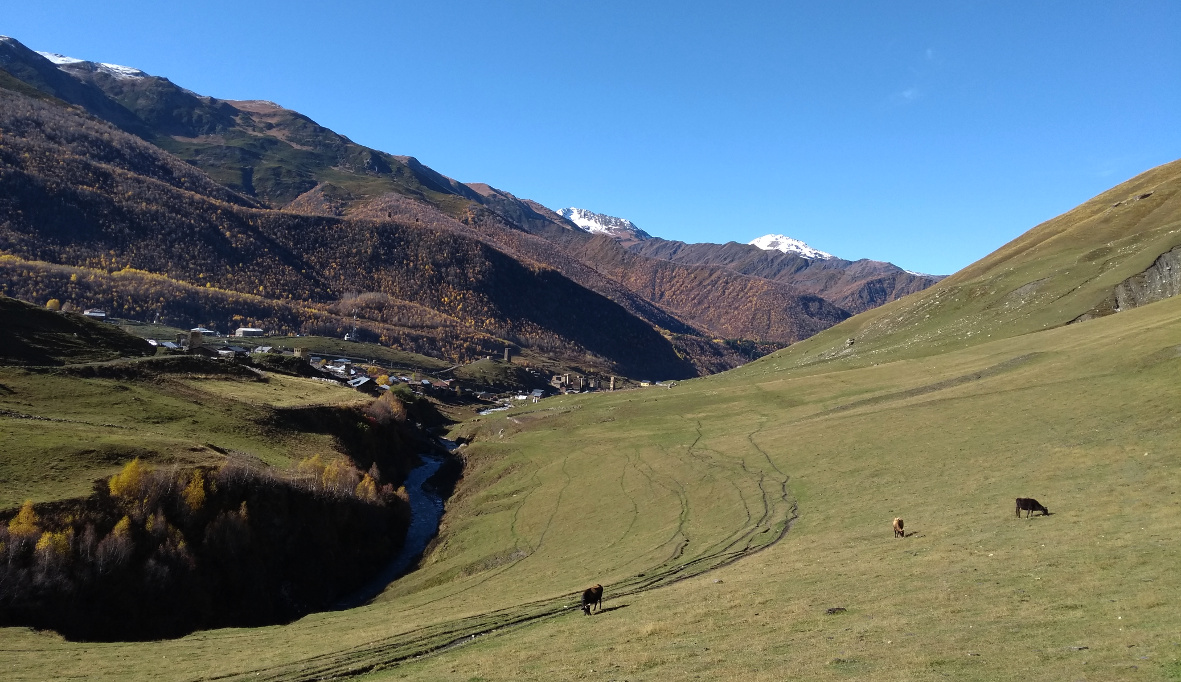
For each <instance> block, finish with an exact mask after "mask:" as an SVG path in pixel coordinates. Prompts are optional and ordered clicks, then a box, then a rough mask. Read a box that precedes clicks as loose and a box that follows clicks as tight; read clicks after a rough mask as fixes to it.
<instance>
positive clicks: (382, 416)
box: [365, 390, 407, 424]
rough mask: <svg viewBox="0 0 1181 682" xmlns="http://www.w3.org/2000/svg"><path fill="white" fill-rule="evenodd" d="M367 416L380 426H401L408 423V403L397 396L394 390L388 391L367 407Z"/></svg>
mask: <svg viewBox="0 0 1181 682" xmlns="http://www.w3.org/2000/svg"><path fill="white" fill-rule="evenodd" d="M365 414H366V415H368V416H369V417H372V418H373V420H374V421H376V422H377V423H378V424H389V423H391V422H397V423H399V424H401V423H403V422H405V421H406V416H407V411H406V403H405V402H403V401H402V399H401V398H400V397H399V396H397V395H395V394H394V391H393V390H390V391H386V393H385V394H384V395H382V396H381V397H380V398H378V399H377V400H374V401H373V402H371V403H369V405H368V406H366V407H365Z"/></svg>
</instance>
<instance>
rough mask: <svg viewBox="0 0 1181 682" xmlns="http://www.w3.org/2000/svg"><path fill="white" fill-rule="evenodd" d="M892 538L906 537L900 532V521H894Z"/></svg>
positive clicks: (904, 533) (903, 532)
mask: <svg viewBox="0 0 1181 682" xmlns="http://www.w3.org/2000/svg"><path fill="white" fill-rule="evenodd" d="M894 537H896V538H904V537H906V532H905V531H903V530H902V519H894Z"/></svg>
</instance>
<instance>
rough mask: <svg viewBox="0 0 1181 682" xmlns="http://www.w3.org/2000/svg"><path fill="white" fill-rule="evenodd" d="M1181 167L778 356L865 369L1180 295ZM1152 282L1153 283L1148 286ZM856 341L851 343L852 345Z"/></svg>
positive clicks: (1147, 175) (1107, 196)
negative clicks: (1176, 258)
mask: <svg viewBox="0 0 1181 682" xmlns="http://www.w3.org/2000/svg"><path fill="white" fill-rule="evenodd" d="M1178 246H1181V161H1173V162H1171V163H1167V164H1164V165H1162V166H1158V167H1156V168H1153V169H1151V170H1149V171H1146V172H1144V173H1142V174H1140V175H1138V176H1136V177H1134V178H1132V179H1131V180H1128V181H1127V182H1124V183H1122V184H1120V185H1118V186H1116V187H1114V188H1112V189H1110V190H1108V191H1106V192H1104V193H1102V194H1100V195H1098V196H1096V197H1094V198H1092V199H1090V200H1089V201H1087V202H1086V203H1083V204H1082V205H1080V206H1078V207H1076V208H1074V209H1072V210H1070V211H1067V212H1066V213H1063V214H1062V215H1060V216H1057V217H1055V218H1053V219H1051V220H1048V221H1046V222H1044V223H1042V224H1041V225H1038V226H1037V227H1034V228H1033V229H1031V230H1029V231H1028V232H1026V233H1025V234H1023V235H1021V236H1020V237H1018V238H1017V239H1014V240H1013V241H1011V242H1009V243H1008V244H1006V245H1004V246H1002V247H1001V248H1000V249H998V250H996V251H995V252H993V253H992V254H989V255H988V256H986V257H985V258H982V259H981V260H979V261H977V262H976V263H974V264H972V265H970V266H968V267H967V268H964V269H963V270H961V271H959V272H957V273H956V274H954V275H952V276H950V277H948V278H947V279H944V280H943V281H941V282H939V283H938V284H936V285H934V286H932V287H931V288H929V289H927V290H925V291H922V292H920V293H918V294H916V295H914V296H911V297H909V298H906V299H903V300H901V301H895V302H893V303H890V304H887V305H885V306H882V307H881V308H876V309H874V310H870V311H868V312H865V313H862V314H860V315H857V316H856V317H854V318H852V319H850V320H847V321H845V322H844V323H843V324H841V325H840V326H838V327H836V328H833V329H831V330H826V331H825V332H824V333H821V334H819V335H817V336H816V337H815V338H812V339H809V340H808V341H807V342H806V343H802V344H800V345H799V347H797V348H793V349H788V350H784V351H781V353H782V355H781V357H784V358H790V359H791V360H792V361H793V362H795V363H797V364H812V363H815V362H818V361H822V360H832V359H839V360H840V361H841V362H843V363H852V364H865V363H870V362H882V361H886V360H890V359H897V358H904V357H918V356H925V355H932V354H936V353H941V352H946V351H948V350H951V349H954V348H962V347H966V346H970V345H974V344H978V343H983V342H985V341H987V340H990V339H991V340H995V339H998V338H1006V337H1011V336H1018V335H1021V334H1028V333H1030V332H1035V331H1040V330H1043V329H1049V328H1054V327H1059V326H1062V325H1067V324H1071V323H1081V322H1084V321H1086V320H1088V319H1092V318H1094V317H1102V316H1104V315H1110V314H1117V311H1118V310H1120V309H1121V308H1120V306H1119V303H1118V301H1119V300H1120V298H1121V295H1120V291H1121V290H1122V291H1124V292H1127V291H1133V290H1136V291H1139V292H1141V295H1139V296H1128V295H1126V294H1125V295H1124V296H1123V300H1124V304H1123V305H1127V304H1129V303H1130V304H1132V305H1136V304H1137V302H1145V303H1146V302H1150V301H1153V300H1159V299H1160V298H1163V297H1165V296H1167V295H1168V294H1169V293H1170V292H1176V291H1178V281H1179V277H1181V272H1179V271H1178V270H1177V269H1176V268H1174V267H1172V265H1171V262H1172V259H1173V258H1174V256H1172V255H1171V254H1175V253H1176V251H1175V249H1177V247H1178ZM1146 281H1151V282H1155V283H1156V284H1155V286H1145V285H1144V283H1145V282H1146ZM849 339H853V343H852V344H850V343H849V341H848V340H849Z"/></svg>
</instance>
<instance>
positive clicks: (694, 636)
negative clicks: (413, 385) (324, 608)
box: [0, 299, 1181, 680]
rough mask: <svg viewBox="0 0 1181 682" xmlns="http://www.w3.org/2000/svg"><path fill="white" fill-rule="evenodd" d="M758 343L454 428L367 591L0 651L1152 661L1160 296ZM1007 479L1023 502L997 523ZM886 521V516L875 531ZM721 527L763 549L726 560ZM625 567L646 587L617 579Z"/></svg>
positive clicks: (252, 667) (949, 666)
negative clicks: (1113, 308) (101, 638)
mask: <svg viewBox="0 0 1181 682" xmlns="http://www.w3.org/2000/svg"><path fill="white" fill-rule="evenodd" d="M775 363H776V360H775V359H773V358H772V359H769V360H764V361H759V362H756V363H752V364H751V365H748V366H747V367H745V368H743V370H740V371H737V372H732V373H727V374H724V375H719V376H716V377H710V378H707V379H701V380H693V381H690V382H686V383H683V384H680V385H678V386H677V387H676V388H673V389H648V390H639V391H627V392H617V393H615V394H609V395H604V396H569V397H564V398H557V399H553V400H549V401H545V402H543V403H541V404H539V405H538V406H534V407H532V408H531V409H530V410H521V411H518V412H516V413H508V414H507V415H505V416H497V417H489V418H483V419H481V421H479V422H475V423H472V424H469V425H468V426H467V428H469V429H478V430H479V432H480V433H481V434H482V438H483V439H485V440H480V441H477V443H476V444H474V445H472V446H469V447H468V448H467V449H468V450H470V451H471V452H469V454H468V461H469V469H468V474H467V478H466V480H465V481H464V482H463V483H462V484H461V487H460V491H459V493H458V495H457V497H456V498H455V499H453V500H452V502H451V503H450V506H449V516H448V518H447V520H446V522H445V523H446V527H445V529H444V533H443V536H442V538H441V539H440V541H439V542H438V543H437V544H436V546H435V547H434V549H433V551H432V553H431V554H430V555H429V556H428V558H427V560H426V561H425V562H424V566H423V568H422V569H421V570H420V571H419V572H417V573H415V574H412V575H411V576H409V577H408V578H407V579H406V580H404V581H402V582H399V583H397V584H395V586H394V587H393V588H391V590H389V591H387V593H386V594H385V595H383V597H382V598H380V599H379V600H378V601H377V602H375V603H374V604H372V605H370V606H367V607H363V608H360V609H355V610H352V611H347V612H338V613H330V614H318V615H313V616H309V617H308V618H305V619H303V620H302V621H300V622H298V623H295V624H292V625H290V626H286V627H281V628H263V629H258V630H249V631H244V630H232V631H231V630H227V631H214V632H206V633H200V634H197V635H193V636H190V637H187V638H184V639H180V640H174V641H168V642H158V643H151V644H137V645H116V644H112V645H79V644H70V643H66V642H63V641H60V640H58V639H57V638H55V637H54V636H52V635H39V634H34V633H30V632H25V631H19V630H6V631H3V632H0V644H2V646H0V650H2V651H3V652H2V653H0V666H2V667H3V668H4V669H6V670H8V671H11V673H10V674H11V675H12V678H13V679H32V678H37V677H39V676H41V673H43V671H44V670H46V669H48V668H46V667H45V666H53V669H54V670H60V671H61V674H63V675H68V674H80V675H87V676H90V677H94V678H109V679H119V678H143V677H149V676H153V677H159V678H168V679H206V678H210V677H220V676H222V675H230V676H236V675H241V676H242V677H243V678H245V677H250V678H252V679H306V678H310V677H312V676H318V675H333V674H336V675H341V674H346V673H348V672H349V671H350V670H355V669H357V668H358V667H360V668H361V669H366V668H368V667H369V666H373V665H377V664H392V663H394V662H396V660H397V659H398V658H400V657H403V656H410V655H412V654H414V653H416V652H419V651H422V650H423V649H425V648H429V647H431V646H436V645H441V644H445V643H447V642H450V641H452V640H454V639H458V638H460V637H465V636H466V635H470V634H474V633H479V632H484V631H486V630H496V631H495V632H493V633H489V634H487V635H483V636H477V637H475V638H474V639H473V638H471V637H467V639H469V640H471V641H470V643H467V644H465V645H464V646H462V647H459V648H454V649H451V650H448V651H446V652H443V653H440V654H438V655H436V656H432V657H428V658H424V659H419V660H410V661H406V662H403V663H401V664H400V665H397V666H395V667H393V668H391V669H388V670H385V671H378V672H379V673H380V674H379V677H381V678H401V677H403V676H405V677H408V678H412V679H462V680H469V679H472V678H479V679H489V680H492V679H580V678H583V677H588V676H589V677H604V678H609V679H683V678H691V677H693V676H695V675H700V676H702V677H703V678H714V679H719V678H726V677H729V678H742V679H756V680H757V679H782V678H783V677H784V676H785V675H796V676H801V677H806V678H809V679H844V678H845V677H847V676H849V675H850V674H854V675H859V676H865V677H872V678H873V679H887V680H889V679H898V680H903V679H937V678H942V677H944V676H945V675H950V676H951V677H953V678H955V679H981V680H984V679H988V680H992V679H1017V678H1018V677H1021V676H1023V675H1028V674H1030V673H1031V672H1036V674H1037V675H1038V677H1039V679H1050V680H1056V679H1078V678H1080V677H1087V678H1088V679H1089V678H1091V677H1095V678H1098V679H1160V678H1161V677H1163V676H1165V675H1166V674H1169V670H1172V669H1175V665H1176V664H1175V661H1176V660H1177V657H1178V650H1177V646H1176V643H1175V642H1176V632H1177V630H1178V625H1179V624H1181V623H1179V621H1181V617H1178V616H1177V613H1176V610H1175V609H1173V608H1171V606H1170V605H1171V604H1172V603H1174V602H1175V600H1176V598H1177V597H1178V595H1179V594H1181V575H1179V574H1178V573H1177V572H1176V570H1175V568H1174V567H1175V566H1176V565H1177V562H1178V561H1179V560H1181V556H1179V555H1181V551H1179V550H1178V545H1177V539H1178V537H1179V534H1181V513H1179V512H1181V499H1179V498H1178V496H1177V495H1176V493H1177V491H1178V489H1179V488H1181V451H1179V449H1178V446H1177V445H1176V443H1177V442H1178V441H1179V439H1178V436H1181V418H1179V417H1178V416H1177V413H1176V410H1175V406H1176V405H1177V404H1178V400H1179V399H1181V395H1179V393H1181V388H1179V386H1181V383H1179V382H1178V378H1181V299H1170V300H1167V301H1163V302H1160V303H1155V304H1152V305H1149V306H1145V307H1143V308H1139V309H1135V310H1131V311H1128V312H1126V313H1121V314H1119V315H1115V316H1110V317H1107V318H1103V319H1099V320H1093V321H1090V322H1087V323H1084V324H1079V325H1070V326H1066V327H1061V328H1057V329H1052V330H1048V331H1045V332H1041V333H1037V334H1032V335H1026V336H1023V337H1019V338H1008V339H1000V340H994V341H989V342H987V343H983V344H978V345H976V346H973V347H971V348H965V349H961V350H959V351H955V352H950V353H945V354H941V355H939V356H935V357H926V358H917V359H903V360H897V361H894V362H889V363H883V364H879V365H878V366H876V367H874V366H869V367H865V368H860V369H851V370H845V369H840V368H839V367H834V368H833V369H834V371H831V372H817V371H810V372H809V371H800V370H788V369H786V368H784V367H782V366H780V367H779V368H778V369H775ZM764 369H766V370H767V372H768V373H767V375H765V376H764V375H763V371H764ZM813 369H815V368H813ZM538 408H541V409H538ZM501 429H503V432H502V431H501ZM784 484H786V487H782V486H784ZM1017 496H1033V497H1037V498H1038V499H1039V500H1041V501H1042V502H1043V503H1045V504H1046V505H1047V506H1048V507H1049V508H1050V510H1051V511H1052V512H1053V513H1052V514H1051V515H1050V516H1048V517H1035V518H1033V519H1028V520H1026V519H1016V518H1015V517H1014V514H1013V502H1012V499H1013V498H1014V497H1017ZM793 515H798V518H797V519H796V520H795V521H794V524H793V525H792V526H791V529H790V532H788V533H787V534H786V535H785V536H784V537H783V539H782V540H781V541H779V542H771V540H773V539H775V538H777V537H778V534H779V533H780V532H781V531H782V530H783V528H784V525H785V524H786V523H787V521H788V520H789V519H791V518H792V517H793ZM894 516H902V517H903V518H905V519H906V520H907V528H908V531H909V532H910V533H911V536H910V537H908V538H906V539H905V540H898V539H895V538H893V533H892V531H891V530H890V527H889V525H890V519H891V518H893V517H894ZM764 529H767V530H766V532H763V531H764ZM763 538H766V539H763ZM747 546H749V547H750V549H758V548H759V547H765V549H762V551H753V552H752V551H746V552H742V553H740V554H735V555H731V556H726V555H727V554H728V553H731V552H738V551H739V550H742V549H744V548H746V547H747ZM696 558H701V559H703V561H701V562H698V563H694V561H693V560H694V559H696ZM732 558H734V559H737V560H736V561H734V562H733V563H729V564H728V565H726V564H727V561H728V560H729V559H732ZM713 565H722V566H721V568H719V569H718V570H716V571H713V572H710V573H706V574H697V573H696V572H697V570H698V569H699V568H702V567H707V566H713ZM641 573H643V574H644V576H642V577H641V576H640V574H641ZM679 576H687V577H686V579H684V580H682V581H679V582H676V581H675V578H677V577H679ZM648 580H652V581H653V582H655V583H656V584H658V585H662V584H668V586H667V587H664V588H663V589H659V590H649V591H636V592H633V590H637V589H638V588H642V587H644V586H645V582H646V581H648ZM715 581H720V582H715ZM591 582H602V583H603V584H604V586H605V587H606V588H607V593H606V596H607V599H606V601H605V603H604V606H605V607H606V612H605V613H604V614H602V615H601V616H600V615H596V616H594V617H593V618H586V617H584V616H582V615H581V614H580V613H578V612H577V610H576V608H575V607H574V604H575V601H576V597H575V595H574V594H573V593H574V592H575V591H578V590H580V589H581V588H582V587H585V586H586V584H590V583H591ZM564 607H565V608H564ZM830 607H844V608H846V609H847V611H846V612H845V613H841V614H836V615H827V614H826V609H828V608H830ZM395 614H396V616H397V617H396V619H395V618H394V616H395ZM523 619H530V620H527V621H526V622H527V623H528V624H526V625H524V626H523V627H520V628H516V629H507V630H506V629H498V628H501V627H503V626H504V625H506V624H509V623H512V622H514V621H518V620H523ZM394 622H396V623H397V625H393V624H392V623H394ZM1081 647H1086V648H1085V649H1084V648H1081ZM977 654H978V655H977ZM165 660H167V661H168V663H167V664H164V663H163V661H165ZM1170 666H1173V667H1172V668H1170ZM591 670H594V671H596V673H594V674H591V673H590V671H591ZM255 673H258V674H257V675H256V674H255Z"/></svg>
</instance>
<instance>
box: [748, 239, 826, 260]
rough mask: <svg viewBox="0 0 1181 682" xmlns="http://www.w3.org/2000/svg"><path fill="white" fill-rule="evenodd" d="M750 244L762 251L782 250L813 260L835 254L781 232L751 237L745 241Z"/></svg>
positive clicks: (824, 258) (823, 258)
mask: <svg viewBox="0 0 1181 682" xmlns="http://www.w3.org/2000/svg"><path fill="white" fill-rule="evenodd" d="M747 243H748V244H750V245H751V246H757V247H759V248H760V249H762V250H764V251H782V252H783V253H794V254H798V255H800V256H802V257H804V258H810V259H813V260H828V259H829V258H835V257H836V256H834V255H832V254H831V253H825V252H824V251H821V250H820V249H814V248H812V247H811V246H808V245H807V244H805V243H804V242H802V241H800V240H798V239H792V238H791V237H787V236H784V235H781V234H765V235H763V236H762V237H759V238H758V239H752V240H751V241H749V242H747Z"/></svg>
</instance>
